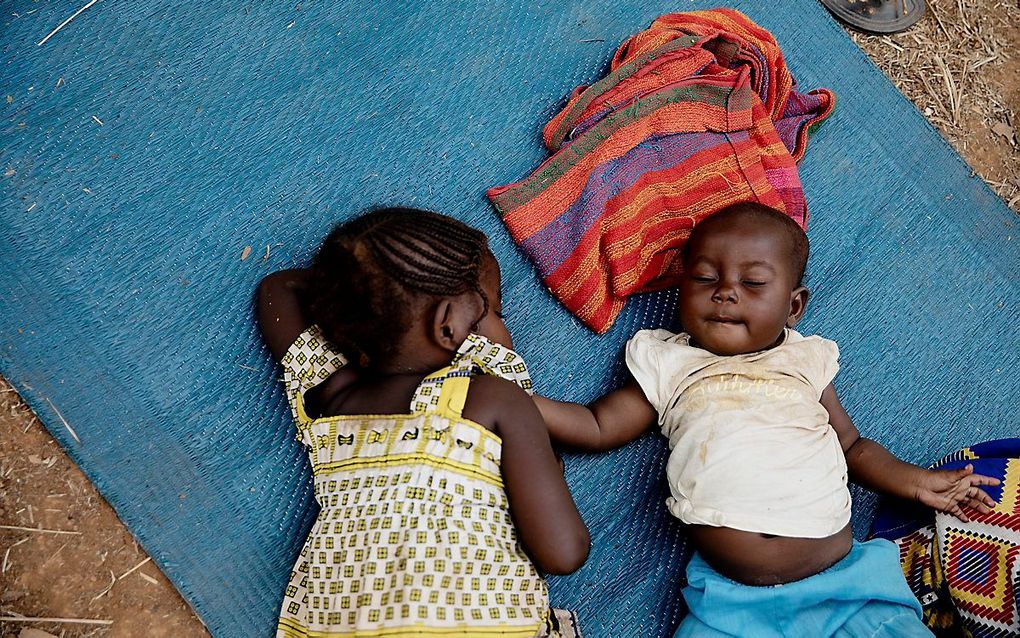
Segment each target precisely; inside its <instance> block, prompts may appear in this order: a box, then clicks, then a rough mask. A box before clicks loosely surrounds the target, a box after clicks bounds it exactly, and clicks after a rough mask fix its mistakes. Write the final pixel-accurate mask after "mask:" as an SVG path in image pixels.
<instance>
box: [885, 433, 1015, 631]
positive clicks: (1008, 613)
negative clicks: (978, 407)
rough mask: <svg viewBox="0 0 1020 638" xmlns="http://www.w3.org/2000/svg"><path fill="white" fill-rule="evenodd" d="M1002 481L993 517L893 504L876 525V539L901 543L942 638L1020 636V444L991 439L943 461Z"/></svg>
mask: <svg viewBox="0 0 1020 638" xmlns="http://www.w3.org/2000/svg"><path fill="white" fill-rule="evenodd" d="M968 463H972V464H973V465H974V471H975V472H977V473H978V474H984V475H986V476H992V477H994V478H997V479H999V480H1001V481H1002V484H1001V485H999V486H996V487H989V488H985V491H987V492H988V494H989V496H991V497H992V498H993V499H995V501H996V506H995V508H994V509H993V510H992V512H991V513H990V514H981V513H980V512H973V511H968V512H967V516H968V517H969V518H970V519H971V521H970V522H969V523H964V522H962V521H960V520H959V519H957V518H956V517H954V516H951V515H949V514H943V513H941V512H938V513H934V514H933V512H932V511H931V510H929V509H925V508H922V507H919V506H913V505H911V504H907V503H902V502H900V501H889V502H886V503H884V504H883V506H882V507H881V508H880V509H879V511H878V514H877V515H876V517H875V522H874V524H873V525H872V536H874V537H878V538H886V539H889V540H892V541H894V542H895V543H896V544H897V545H898V546H899V550H900V564H901V567H902V568H903V573H904V575H905V576H906V578H907V583H908V584H909V585H910V588H911V590H913V592H914V594H915V595H916V596H917V598H918V599H919V600H920V601H921V604H922V605H923V607H924V620H925V623H926V624H927V625H928V626H929V627H930V628H931V629H932V630H933V631H934V632H935V634H936V635H937V636H940V637H947V638H948V637H949V636H960V635H964V636H970V637H972V638H1006V637H1007V636H1013V637H1015V636H1020V615H1018V609H1020V439H1002V440H999V441H988V442H986V443H980V444H978V445H974V446H972V447H968V448H964V449H962V450H960V451H958V452H955V453H953V454H951V455H949V456H947V457H946V458H944V459H942V460H941V461H939V462H938V463H936V464H935V465H934V466H933V467H937V468H940V469H947V470H952V469H958V468H961V467H963V466H965V465H967V464H968Z"/></svg>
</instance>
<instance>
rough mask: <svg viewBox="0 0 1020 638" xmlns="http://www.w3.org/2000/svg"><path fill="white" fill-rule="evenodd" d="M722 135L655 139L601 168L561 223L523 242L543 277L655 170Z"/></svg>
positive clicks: (716, 141)
mask: <svg viewBox="0 0 1020 638" xmlns="http://www.w3.org/2000/svg"><path fill="white" fill-rule="evenodd" d="M724 143H726V141H725V136H724V135H723V134H720V133H674V134H670V135H653V136H650V137H649V138H648V139H646V140H644V141H642V142H641V143H640V144H638V145H637V146H635V147H634V148H632V149H630V150H629V151H627V152H626V153H624V154H623V155H621V156H620V157H618V158H616V159H614V160H611V161H609V162H605V163H604V164H601V165H599V166H598V167H597V168H596V169H595V170H593V171H592V172H591V174H590V175H588V181H587V183H585V186H584V189H583V190H582V191H581V194H580V195H579V196H578V197H577V199H575V200H574V201H573V202H571V204H570V206H569V207H568V208H567V209H566V210H565V211H563V213H561V214H560V215H559V216H558V217H556V219H554V220H552V221H551V222H549V223H548V224H546V225H545V226H544V227H542V229H541V230H538V231H536V232H535V233H533V234H532V235H531V236H530V237H528V238H527V239H525V240H524V241H522V242H521V248H522V249H523V250H524V252H525V253H526V254H527V255H528V256H529V257H531V259H532V260H533V261H534V262H535V266H536V267H537V268H538V271H539V273H541V275H542V276H543V277H548V276H549V275H551V274H552V273H553V272H555V271H556V269H557V268H559V267H560V265H561V264H562V263H563V262H564V261H566V260H567V258H568V257H570V255H571V254H572V253H573V252H574V249H575V248H576V247H577V245H578V244H579V243H580V241H581V238H582V237H583V236H584V234H585V233H587V232H588V230H589V229H590V228H591V226H592V224H594V223H596V222H597V221H598V220H599V218H601V217H602V215H603V214H604V213H605V210H606V205H607V204H608V203H609V201H610V200H611V199H612V198H614V197H616V196H617V195H619V194H620V193H622V192H623V191H625V190H626V189H628V188H630V187H631V186H633V185H634V183H635V182H637V181H638V179H640V178H641V177H642V176H644V175H645V174H646V173H648V172H650V171H658V170H664V169H669V168H673V167H674V166H676V165H678V164H680V163H682V162H684V161H686V160H687V159H690V158H691V157H693V156H694V155H696V154H698V153H700V152H702V151H704V150H706V149H709V148H713V147H715V146H718V145H719V144H724Z"/></svg>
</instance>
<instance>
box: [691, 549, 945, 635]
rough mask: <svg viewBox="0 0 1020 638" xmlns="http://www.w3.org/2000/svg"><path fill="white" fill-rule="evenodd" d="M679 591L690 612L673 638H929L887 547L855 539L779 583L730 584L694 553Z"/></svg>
mask: <svg viewBox="0 0 1020 638" xmlns="http://www.w3.org/2000/svg"><path fill="white" fill-rule="evenodd" d="M687 581H688V585H687V587H685V588H684V590H683V595H684V600H686V601H687V607H688V608H689V609H690V613H689V614H688V616H687V617H686V618H684V621H683V622H682V623H681V624H680V628H679V629H678V630H677V632H676V634H674V638H685V637H687V636H698V637H700V636H719V637H721V636H739V637H741V638H790V637H796V638H801V637H802V636H811V637H812V638H824V637H828V636H841V637H842V636H845V637H847V638H851V637H852V638H880V637H881V638H886V637H888V638H913V637H915V636H917V637H921V636H924V637H927V638H931V636H932V633H931V632H930V631H929V630H928V628H927V627H925V626H924V623H922V622H921V605H920V603H919V602H918V601H917V599H916V598H914V595H913V594H912V593H911V591H910V588H909V587H907V582H906V580H904V578H903V572H901V571H900V562H899V552H898V550H897V549H896V546H895V545H894V544H893V543H890V542H889V541H886V540H872V541H868V542H867V543H858V542H857V541H854V544H853V547H852V548H851V549H850V553H849V554H847V556H846V558H844V559H843V560H841V561H839V562H838V563H836V564H835V565H833V566H832V567H830V568H828V569H826V570H825V571H823V572H821V573H818V574H815V575H814V576H810V577H808V578H805V579H804V580H798V581H796V582H793V583H787V584H785V585H774V586H769V587H755V586H753V585H744V584H741V583H738V582H736V581H733V580H730V579H729V578H726V577H725V576H723V575H721V574H719V573H718V572H716V571H715V570H714V569H712V568H711V567H709V566H708V563H706V562H705V561H704V559H702V558H701V556H700V555H698V554H694V556H693V557H692V558H691V562H690V563H689V564H688V566H687Z"/></svg>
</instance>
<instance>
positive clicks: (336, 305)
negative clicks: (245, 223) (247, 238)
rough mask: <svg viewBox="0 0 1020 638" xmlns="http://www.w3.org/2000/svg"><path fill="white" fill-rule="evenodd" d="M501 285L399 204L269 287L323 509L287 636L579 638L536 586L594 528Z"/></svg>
mask: <svg viewBox="0 0 1020 638" xmlns="http://www.w3.org/2000/svg"><path fill="white" fill-rule="evenodd" d="M499 279H500V277H499V266H498V264H497V263H496V260H495V258H494V257H493V256H492V253H491V252H490V251H489V249H488V245H487V242H486V238H485V235H483V234H482V233H481V232H479V231H477V230H475V229H473V228H470V227H468V226H465V225H464V224H462V223H460V222H458V221H456V220H454V219H452V218H449V217H445V216H442V215H439V214H436V213H429V212H425V211H420V210H414V209H404V208H393V209H381V210H376V211H373V212H370V213H368V214H365V215H363V216H361V217H358V218H356V219H354V220H352V221H349V222H346V223H343V224H340V225H339V226H337V227H336V228H335V229H334V230H333V232H332V233H330V235H329V236H328V237H327V238H326V240H325V241H324V242H323V244H322V246H321V248H320V249H319V251H318V254H317V255H316V256H315V258H314V260H313V262H312V266H311V268H309V269H308V270H286V271H282V272H278V273H275V274H272V275H270V276H269V277H267V278H266V279H265V280H263V282H262V284H261V285H260V287H259V293H258V314H259V324H260V326H261V328H262V332H263V335H264V337H265V340H266V343H267V344H268V345H269V348H270V350H271V351H272V353H273V356H274V357H276V358H277V359H278V360H279V361H280V362H281V363H282V364H283V367H284V380H285V383H286V386H287V393H288V399H289V401H290V404H291V408H292V410H293V412H294V415H295V418H296V421H297V427H298V438H299V439H300V440H301V442H302V443H304V444H305V445H306V446H307V447H308V452H309V456H310V459H311V465H312V472H313V474H314V478H315V496H316V500H318V502H319V504H320V506H321V511H320V512H319V516H318V519H317V520H316V522H315V526H314V527H313V528H312V530H311V533H310V534H309V535H308V539H307V541H306V542H305V545H304V549H302V551H301V556H300V557H299V559H298V561H297V564H296V565H295V566H294V571H293V573H292V575H291V578H290V584H289V585H288V586H287V589H286V593H285V597H284V602H283V609H282V611H281V613H280V621H279V625H278V630H277V636H278V637H283V636H286V637H291V636H309V635H312V636H325V635H330V636H334V635H336V636H340V635H343V636H388V637H394V636H412V635H413V636H419V635H426V634H428V635H458V636H467V635H472V636H473V635H482V634H484V635H486V636H521V637H524V636H561V635H562V636H572V635H575V634H574V633H572V632H573V631H574V627H573V619H572V617H570V616H569V615H564V614H559V613H557V614H553V613H551V611H550V609H549V603H548V599H547V593H546V586H545V582H544V581H543V580H542V577H541V576H540V575H539V572H538V570H541V571H544V572H549V573H554V574H567V573H570V572H573V571H574V570H576V569H577V568H578V567H580V566H581V564H582V563H584V561H585V559H586V558H587V555H588V548H589V537H588V530H587V528H586V527H585V525H584V522H583V521H582V520H581V517H580V515H579V514H578V512H577V509H576V507H575V505H574V502H573V500H572V499H571V496H570V493H569V491H568V490H567V485H566V483H565V482H564V480H563V475H562V472H561V469H560V466H559V464H558V462H557V459H556V457H555V456H554V454H553V451H552V447H551V445H550V442H549V436H548V434H547V432H546V429H545V425H544V423H543V422H542V418H541V416H540V414H539V412H538V410H537V409H536V407H535V404H534V403H533V402H532V401H531V399H530V397H529V396H528V393H527V392H526V390H529V389H530V387H531V382H530V379H529V378H528V375H527V368H526V367H525V365H524V363H523V361H521V359H520V358H519V357H518V356H517V355H516V354H515V353H514V352H513V351H512V350H511V349H510V348H511V341H510V335H509V333H508V332H507V329H506V326H505V325H504V324H503V315H502V300H501V297H500V285H499ZM312 324H314V325H313V326H312V327H311V328H309V325H312ZM329 344H336V345H337V346H338V347H339V352H342V353H343V355H341V354H339V353H338V352H336V351H334V350H332V349H331V347H330V345H329ZM346 361H351V362H352V365H344V364H345V362H346ZM536 568H537V569H536Z"/></svg>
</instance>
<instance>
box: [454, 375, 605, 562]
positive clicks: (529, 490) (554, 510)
mask: <svg viewBox="0 0 1020 638" xmlns="http://www.w3.org/2000/svg"><path fill="white" fill-rule="evenodd" d="M464 414H465V415H468V414H470V415H471V418H472V419H473V420H477V421H479V422H483V423H484V422H490V423H493V426H494V431H495V433H496V434H497V435H499V437H500V438H501V439H502V440H503V450H502V458H501V460H500V468H501V471H502V474H503V485H504V488H505V489H506V495H507V500H508V501H509V503H510V515H511V516H512V517H513V521H514V525H515V527H516V528H517V534H518V538H519V539H520V541H521V545H522V546H523V547H524V549H525V551H527V552H528V555H529V556H530V557H531V560H532V561H534V563H535V566H536V567H538V568H539V570H541V571H543V572H546V573H550V574H569V573H571V572H574V571H576V570H577V569H578V568H580V567H581V565H583V564H584V561H585V560H587V558H588V550H589V549H590V547H591V539H590V537H589V535H588V528H587V527H586V526H585V524H584V521H583V520H581V515H580V514H579V513H578V511H577V506H576V505H575V504H574V499H573V498H572V497H571V496H570V490H569V489H567V483H566V481H565V480H564V479H563V473H562V470H561V469H560V465H559V462H558V461H557V460H556V456H555V455H554V454H553V450H552V445H551V444H550V443H549V434H548V433H547V432H546V429H545V424H544V423H543V422H542V415H541V414H539V412H538V409H537V408H536V407H535V404H534V403H533V402H532V400H531V397H530V396H528V395H527V394H526V393H525V392H524V390H522V389H520V388H519V387H518V386H516V385H515V384H513V383H511V382H509V381H505V380H503V379H499V378H496V377H490V376H481V377H475V378H474V379H472V381H471V390H470V391H469V393H468V399H467V402H466V404H465V406H464Z"/></svg>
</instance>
